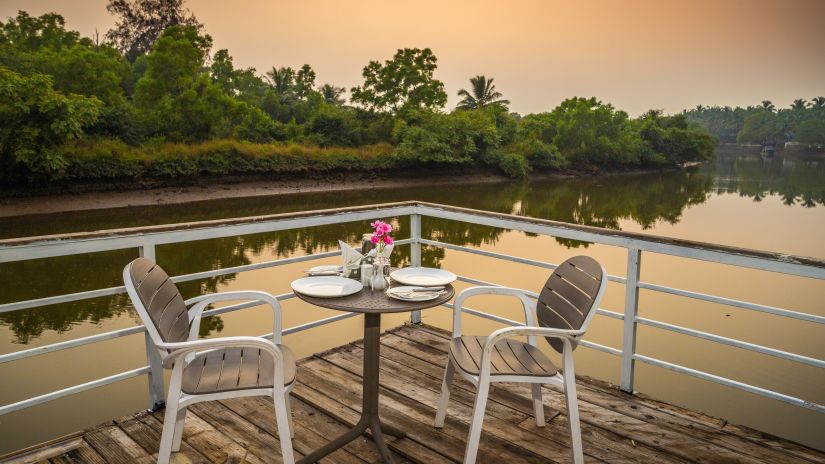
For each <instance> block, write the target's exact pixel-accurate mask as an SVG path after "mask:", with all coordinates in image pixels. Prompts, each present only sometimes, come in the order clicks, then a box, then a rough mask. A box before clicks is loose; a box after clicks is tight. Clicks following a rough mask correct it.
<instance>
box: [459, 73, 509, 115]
mask: <svg viewBox="0 0 825 464" xmlns="http://www.w3.org/2000/svg"><path fill="white" fill-rule="evenodd" d="M458 96H459V97H464V98H463V99H462V100H461V101H460V102H459V103H458V107H459V108H462V109H480V108H485V107H487V106H491V105H496V106H502V107H504V108H507V105H509V104H510V101H509V100H504V99H502V98H501V97H502V95H501V92H498V91H496V86H495V85H493V79H492V78H490V79H487V78H486V77H484V76H476V77H473V78H470V91H467V90H465V89H461V90H459V91H458Z"/></svg>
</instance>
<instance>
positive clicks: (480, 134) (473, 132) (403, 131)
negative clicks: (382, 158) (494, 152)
mask: <svg viewBox="0 0 825 464" xmlns="http://www.w3.org/2000/svg"><path fill="white" fill-rule="evenodd" d="M393 138H394V139H395V140H396V141H397V143H398V146H397V149H396V154H397V155H398V157H399V158H400V159H402V160H403V161H405V162H407V163H410V164H415V163H440V164H461V163H470V162H472V161H474V160H475V161H479V162H484V161H485V160H486V154H487V152H488V150H490V149H492V148H496V147H498V146H499V145H500V137H499V135H498V132H497V131H496V126H495V121H494V120H493V118H492V117H491V115H490V114H489V113H487V112H484V111H454V112H452V113H450V114H441V113H437V112H434V111H431V110H427V109H411V110H409V111H407V112H405V114H404V117H402V118H397V121H396V124H395V127H394V128H393Z"/></svg>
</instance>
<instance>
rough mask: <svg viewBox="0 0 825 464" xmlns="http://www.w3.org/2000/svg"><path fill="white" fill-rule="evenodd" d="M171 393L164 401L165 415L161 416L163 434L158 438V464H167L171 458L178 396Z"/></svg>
mask: <svg viewBox="0 0 825 464" xmlns="http://www.w3.org/2000/svg"><path fill="white" fill-rule="evenodd" d="M176 393H177V392H174V391H171V392H170V393H169V398H167V400H166V413H165V414H164V416H163V432H161V436H160V449H158V464H169V459H170V458H171V457H172V445H173V442H174V439H175V426H176V425H177V418H178V395H179V394H176Z"/></svg>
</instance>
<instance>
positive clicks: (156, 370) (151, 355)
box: [140, 243, 165, 411]
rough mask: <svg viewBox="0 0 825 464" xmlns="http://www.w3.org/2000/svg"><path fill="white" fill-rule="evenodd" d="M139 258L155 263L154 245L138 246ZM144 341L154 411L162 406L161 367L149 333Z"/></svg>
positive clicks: (151, 402) (145, 335)
mask: <svg viewBox="0 0 825 464" xmlns="http://www.w3.org/2000/svg"><path fill="white" fill-rule="evenodd" d="M140 257H141V258H146V259H151V260H152V261H155V260H156V258H155V245H153V244H151V243H144V244H143V245H141V246H140ZM143 335H144V339H145V341H146V362H147V363H149V409H151V410H153V411H155V410H157V409H159V408H160V407H161V406H163V404H164V398H165V397H164V396H163V365H162V361H161V359H160V353H158V350H157V348H156V347H155V343H154V342H153V341H152V337H150V336H149V332H145V331H144V332H143Z"/></svg>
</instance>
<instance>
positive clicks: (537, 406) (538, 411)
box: [530, 383, 544, 427]
mask: <svg viewBox="0 0 825 464" xmlns="http://www.w3.org/2000/svg"><path fill="white" fill-rule="evenodd" d="M530 387H531V388H532V390H533V415H534V416H535V418H536V425H537V426H538V427H544V402H543V401H542V399H541V384H540V383H534V384H531V385H530Z"/></svg>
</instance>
